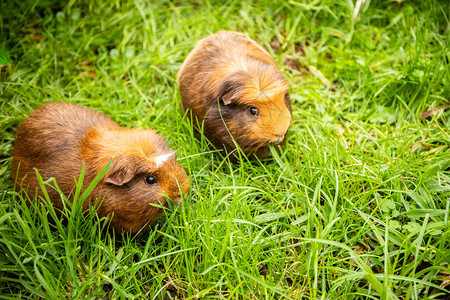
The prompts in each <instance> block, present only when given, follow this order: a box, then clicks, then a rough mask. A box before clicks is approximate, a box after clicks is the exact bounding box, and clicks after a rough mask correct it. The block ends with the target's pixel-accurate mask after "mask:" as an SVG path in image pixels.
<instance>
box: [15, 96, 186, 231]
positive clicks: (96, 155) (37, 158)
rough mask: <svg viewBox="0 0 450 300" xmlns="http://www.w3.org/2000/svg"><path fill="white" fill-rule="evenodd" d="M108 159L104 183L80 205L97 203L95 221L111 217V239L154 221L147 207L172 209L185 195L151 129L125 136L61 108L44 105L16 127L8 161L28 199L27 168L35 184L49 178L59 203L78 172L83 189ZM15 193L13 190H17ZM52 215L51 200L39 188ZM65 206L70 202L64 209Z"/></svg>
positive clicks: (180, 173) (32, 188) (74, 108)
mask: <svg viewBox="0 0 450 300" xmlns="http://www.w3.org/2000/svg"><path fill="white" fill-rule="evenodd" d="M111 159H113V162H112V165H111V167H110V169H109V171H108V172H107V173H106V175H105V176H104V178H102V179H101V181H100V182H99V184H98V185H97V187H96V188H95V189H94V191H93V192H92V193H91V194H90V196H89V198H88V199H87V200H86V201H85V202H84V203H83V210H86V209H88V207H89V202H91V203H92V204H94V200H96V199H99V200H100V201H102V202H101V203H102V204H101V206H100V207H99V209H98V215H99V216H100V217H103V216H111V215H112V219H111V226H112V227H113V228H114V230H115V232H132V233H135V232H137V231H139V230H141V229H143V228H146V227H147V226H148V225H150V224H151V223H152V222H154V221H155V220H156V218H157V217H158V216H159V215H160V214H161V212H162V209H161V208H158V207H155V205H152V204H156V205H161V206H165V205H167V198H166V197H168V198H171V199H172V200H173V201H174V202H176V203H179V202H180V200H181V192H184V193H187V192H188V190H189V180H188V177H187V175H186V172H185V171H184V169H183V168H182V167H181V166H180V165H179V164H178V163H177V162H176V161H175V153H174V152H172V151H170V149H169V148H168V147H167V145H166V143H165V142H164V140H163V138H162V137H161V136H160V135H158V134H157V133H156V132H155V131H154V130H151V129H142V130H137V129H127V128H124V127H121V126H119V125H118V124H117V123H115V122H114V121H113V120H112V119H111V118H109V117H108V116H106V115H105V114H103V113H100V112H97V111H94V110H91V109H88V108H85V107H81V106H78V105H74V104H69V103H50V104H47V105H44V106H42V107H41V108H39V109H37V110H36V111H35V112H34V113H33V114H31V115H30V116H29V117H28V118H27V119H26V120H25V121H24V122H23V123H22V124H21V125H20V127H19V130H18V133H17V138H16V141H15V146H14V153H13V161H12V165H13V178H14V180H16V181H17V183H18V184H19V185H20V186H22V187H23V188H25V189H27V193H28V195H29V197H30V199H33V197H34V195H35V192H36V190H38V195H40V196H42V190H41V189H40V188H39V184H38V181H37V178H36V175H35V171H34V169H33V168H36V169H37V170H38V171H39V173H40V174H41V175H42V178H43V180H47V179H49V178H50V177H54V178H55V179H56V182H57V184H58V186H59V187H60V189H61V191H62V192H63V193H64V194H65V195H69V194H71V195H73V193H74V191H75V184H74V178H78V177H79V175H80V172H81V169H82V166H83V162H84V163H85V166H86V171H85V179H84V185H83V186H84V188H86V187H87V186H88V184H89V183H90V182H91V181H92V180H93V179H94V177H95V176H96V175H97V174H98V173H99V172H100V171H101V170H102V169H103V168H104V167H105V166H106V165H107V164H108V163H109V162H110V161H111ZM18 187H19V186H18ZM46 189H47V192H48V194H49V197H50V199H51V201H52V203H53V205H54V206H55V207H56V208H58V209H62V208H63V203H62V201H61V197H60V195H58V192H57V191H56V190H55V189H54V188H52V187H47V188H46ZM72 200H73V199H71V201H72Z"/></svg>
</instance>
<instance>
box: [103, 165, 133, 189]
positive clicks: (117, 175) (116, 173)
mask: <svg viewBox="0 0 450 300" xmlns="http://www.w3.org/2000/svg"><path fill="white" fill-rule="evenodd" d="M133 177H134V172H132V171H131V170H130V169H128V168H126V167H125V166H121V165H120V164H119V162H118V161H114V162H113V163H112V165H111V168H110V169H109V171H108V173H107V174H106V176H105V182H106V183H111V184H114V185H117V186H122V185H124V184H126V183H128V182H130V180H131V179H133Z"/></svg>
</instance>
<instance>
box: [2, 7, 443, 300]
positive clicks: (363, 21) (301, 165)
mask: <svg viewBox="0 0 450 300" xmlns="http://www.w3.org/2000/svg"><path fill="white" fill-rule="evenodd" d="M357 2H358V3H359V2H361V3H362V5H361V6H360V9H359V10H357V9H355V5H354V3H353V1H351V0H338V1H334V0H333V1H332V0H315V1H304V2H299V3H297V2H296V1H281V0H271V1H257V2H256V1H254V2H252V1H226V2H225V1H210V2H209V1H204V2H202V1H161V0H159V1H141V0H136V1H131V0H125V1H88V0H86V1H68V2H67V3H64V4H60V3H61V1H51V0H47V1H1V2H0V11H1V13H0V64H1V65H2V67H1V82H0V115H1V118H0V140H1V143H0V163H1V165H0V188H1V189H0V198H1V200H0V201H1V202H0V299H16V298H33V299H36V298H41V299H58V298H59V299H66V298H73V299H78V298H85V297H86V298H103V299H122V298H124V299H125V298H137V299H142V298H148V299H170V298H178V299H193V298H202V299H203V298H205V299H218V298H230V299H274V298H288V299H289V298H290V299H300V298H304V299H319V298H320V299H379V298H382V299H446V297H448V296H449V291H450V289H449V287H450V284H449V280H450V277H449V276H450V223H449V212H450V200H449V198H450V172H449V170H450V155H449V153H450V149H449V147H450V139H449V131H448V129H449V128H450V110H443V109H441V110H439V111H438V112H437V114H435V115H434V116H432V117H430V118H427V119H423V118H421V114H422V113H423V112H426V111H429V110H431V109H433V108H435V107H437V106H440V105H444V106H446V105H449V99H450V67H449V60H450V55H449V53H450V42H449V35H450V25H449V18H450V3H449V2H448V1H438V0H436V1H410V0H404V1H357ZM221 29H229V30H236V31H242V32H246V33H248V34H249V35H250V36H251V37H252V38H253V39H255V40H256V41H258V43H260V44H261V45H263V46H264V47H266V48H267V49H268V50H269V52H270V53H271V54H272V56H273V57H274V58H275V60H276V61H277V62H278V63H279V64H280V66H281V68H282V69H283V72H284V74H285V76H286V77H287V79H288V82H289V83H290V86H291V88H290V91H291V98H292V107H293V112H292V113H293V122H292V126H291V129H290V131H289V134H288V139H287V145H286V147H285V148H283V149H280V150H279V151H272V152H273V153H272V156H271V157H270V158H268V159H266V160H264V161H261V162H253V163H251V162H248V161H247V160H246V159H243V160H242V161H241V162H240V163H238V164H231V163H230V162H229V161H228V160H227V159H223V158H221V157H220V156H219V155H217V154H215V153H214V151H213V150H211V149H210V148H209V147H208V143H207V141H206V140H205V139H201V140H198V139H195V138H194V133H193V131H192V129H191V128H190V127H189V124H188V122H187V120H186V118H184V117H183V113H182V112H181V110H180V108H179V103H180V98H179V94H178V90H177V84H176V74H177V71H178V70H179V68H180V66H181V63H182V61H183V59H184V58H185V57H186V55H187V54H188V53H189V51H190V50H191V49H192V48H193V46H194V45H195V43H196V42H197V41H198V40H199V39H201V38H202V37H204V36H206V35H208V34H210V33H213V32H216V31H218V30H221ZM52 101H67V102H73V103H78V104H81V105H84V106H87V107H90V108H93V109H96V110H100V111H103V112H105V113H106V114H108V115H110V116H111V117H112V118H113V119H115V120H116V121H117V122H119V123H120V124H122V125H124V126H130V127H137V128H142V127H151V128H155V129H157V130H158V131H159V132H160V133H161V134H163V135H164V136H165V138H166V140H167V142H168V143H169V145H170V146H171V147H172V148H174V149H176V150H177V151H178V157H179V162H180V163H181V164H182V165H183V167H184V168H185V169H186V171H187V172H188V174H189V177H190V180H191V192H190V195H189V196H188V197H187V198H186V199H184V204H183V205H182V206H180V207H173V208H170V209H168V210H167V212H166V213H165V214H164V216H163V217H162V218H161V219H160V221H159V222H158V223H157V224H156V225H155V226H153V227H152V228H151V230H149V231H148V232H147V233H142V234H140V235H136V236H130V235H125V236H114V235H109V234H107V233H105V231H104V230H102V228H104V226H106V225H107V224H106V222H105V220H98V219H97V217H96V215H95V211H91V212H90V214H88V215H87V216H84V217H83V215H82V214H81V212H80V210H79V206H77V204H75V205H74V206H73V208H72V210H68V211H67V212H66V213H67V218H66V220H65V221H64V222H56V223H54V224H53V223H49V222H48V215H52V214H53V213H54V212H53V211H52V208H51V206H50V205H48V203H41V204H35V205H32V206H31V207H29V208H28V207H27V205H26V196H25V195H24V194H23V193H16V192H14V188H13V182H12V180H11V155H12V149H13V144H14V137H15V133H16V131H17V127H18V125H19V124H20V122H21V121H22V120H24V119H25V118H26V116H27V115H28V114H30V113H31V112H32V110H33V109H36V108H37V107H39V106H40V105H42V104H44V103H48V102H52ZM421 142H422V143H423V144H419V143H421ZM274 150H275V149H274ZM446 284H447V285H446Z"/></svg>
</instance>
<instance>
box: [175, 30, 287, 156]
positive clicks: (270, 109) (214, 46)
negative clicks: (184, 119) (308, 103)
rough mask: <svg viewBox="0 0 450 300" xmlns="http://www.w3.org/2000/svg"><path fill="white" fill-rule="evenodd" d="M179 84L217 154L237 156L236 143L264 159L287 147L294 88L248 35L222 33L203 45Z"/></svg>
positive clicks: (189, 60)
mask: <svg viewBox="0 0 450 300" xmlns="http://www.w3.org/2000/svg"><path fill="white" fill-rule="evenodd" d="M177 80H178V85H179V88H180V95H181V100H182V103H183V106H184V109H185V110H187V111H188V114H189V115H191V117H192V119H193V123H194V125H195V126H196V127H197V128H203V133H204V134H205V136H206V137H207V138H208V139H209V140H210V141H211V143H212V144H213V145H214V146H215V147H216V148H218V149H221V148H223V149H225V150H226V151H227V152H230V151H233V150H234V149H236V147H235V144H234V142H233V139H232V137H233V138H234V139H235V141H236V142H237V144H238V145H239V147H240V148H241V149H242V150H243V152H244V153H245V154H246V155H247V156H249V157H252V156H257V157H258V158H264V157H266V156H267V155H268V154H269V147H268V146H269V145H270V144H273V145H279V144H283V143H284V139H285V135H286V132H287V130H288V128H289V126H290V123H291V101H290V98H289V92H288V84H287V82H286V80H285V78H284V77H283V74H282V73H281V71H280V70H279V68H278V66H277V64H276V63H275V61H274V60H273V59H272V57H271V56H270V55H269V53H267V51H265V50H264V49H263V48H262V47H261V46H259V45H258V44H257V43H256V42H255V41H253V40H251V39H250V38H249V37H248V36H247V35H245V34H242V33H238V32H233V31H220V32H218V33H216V34H213V35H210V36H208V37H206V38H204V39H202V40H201V41H199V42H198V44H197V45H196V47H195V48H194V49H193V50H192V51H191V52H190V53H189V55H188V56H187V58H186V59H185V61H184V62H183V65H182V66H181V69H180V71H179V73H178V78H177ZM197 122H198V123H197ZM230 134H231V136H232V137H231V136H230Z"/></svg>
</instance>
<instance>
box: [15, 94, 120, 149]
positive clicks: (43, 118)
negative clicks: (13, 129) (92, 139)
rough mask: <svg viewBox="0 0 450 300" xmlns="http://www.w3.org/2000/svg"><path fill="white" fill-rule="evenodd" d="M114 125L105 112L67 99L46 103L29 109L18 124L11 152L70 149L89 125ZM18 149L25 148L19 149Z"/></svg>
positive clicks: (75, 145)
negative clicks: (72, 102) (32, 109)
mask: <svg viewBox="0 0 450 300" xmlns="http://www.w3.org/2000/svg"><path fill="white" fill-rule="evenodd" d="M97 126H110V127H115V126H117V127H118V126H119V125H117V124H116V123H115V122H114V121H113V120H112V119H111V118H109V117H108V116H106V115H104V114H102V113H100V112H97V111H94V110H91V109H88V108H85V107H81V106H78V105H74V104H70V103H62V102H55V103H50V104H46V105H44V106H42V107H40V108H39V109H37V110H36V111H35V112H33V113H32V114H31V115H30V116H29V117H28V118H27V119H26V120H25V121H24V122H23V123H22V124H21V125H20V127H19V130H18V132H17V138H16V142H15V153H16V154H19V153H20V154H22V155H27V153H29V154H31V155H33V156H36V155H37V156H44V157H45V156H54V155H55V154H58V155H60V154H62V153H64V152H68V151H74V150H75V148H77V147H78V143H79V141H80V140H81V139H82V138H83V136H84V135H85V133H86V131H87V130H88V129H89V128H91V127H97ZM22 149H26V151H24V153H22V151H21V150H22Z"/></svg>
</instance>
